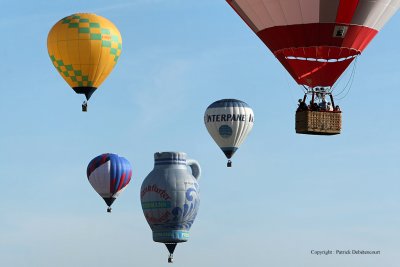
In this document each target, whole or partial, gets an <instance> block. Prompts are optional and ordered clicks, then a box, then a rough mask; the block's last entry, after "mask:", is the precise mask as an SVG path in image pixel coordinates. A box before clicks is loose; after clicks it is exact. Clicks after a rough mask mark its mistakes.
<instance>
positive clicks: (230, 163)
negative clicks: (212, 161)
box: [226, 160, 232, 168]
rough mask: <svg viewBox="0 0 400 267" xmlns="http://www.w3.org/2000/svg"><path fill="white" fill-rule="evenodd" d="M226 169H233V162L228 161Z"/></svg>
mask: <svg viewBox="0 0 400 267" xmlns="http://www.w3.org/2000/svg"><path fill="white" fill-rule="evenodd" d="M226 167H228V168H230V167H232V161H231V160H228V163H226Z"/></svg>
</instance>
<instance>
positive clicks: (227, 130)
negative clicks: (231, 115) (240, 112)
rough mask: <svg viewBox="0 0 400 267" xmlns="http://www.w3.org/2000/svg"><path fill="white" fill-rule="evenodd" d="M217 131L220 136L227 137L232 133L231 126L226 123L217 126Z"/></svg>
mask: <svg viewBox="0 0 400 267" xmlns="http://www.w3.org/2000/svg"><path fill="white" fill-rule="evenodd" d="M218 132H219V135H220V136H221V137H222V138H229V137H231V136H232V133H233V131H232V128H231V127H230V126H228V125H222V126H221V127H219V129H218Z"/></svg>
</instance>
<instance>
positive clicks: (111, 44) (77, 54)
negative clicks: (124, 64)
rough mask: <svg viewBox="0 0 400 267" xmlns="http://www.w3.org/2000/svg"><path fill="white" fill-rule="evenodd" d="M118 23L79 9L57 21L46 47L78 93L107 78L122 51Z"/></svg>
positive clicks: (88, 89) (67, 80) (88, 94)
mask: <svg viewBox="0 0 400 267" xmlns="http://www.w3.org/2000/svg"><path fill="white" fill-rule="evenodd" d="M121 48H122V38H121V34H120V33H119V31H118V29H117V27H115V25H114V24H113V23H112V22H111V21H109V20H107V19H106V18H103V17H101V16H98V15H95V14H88V13H78V14H73V15H71V16H68V17H65V18H63V19H62V20H60V21H59V22H57V23H56V24H55V25H54V26H53V28H52V29H51V30H50V32H49V36H48V38H47V49H48V52H49V56H50V59H51V61H52V62H53V64H54V67H55V68H56V69H57V70H58V72H59V73H60V74H61V76H62V77H63V78H64V80H65V81H66V82H67V83H68V84H69V85H70V86H71V87H72V88H73V89H74V90H75V92H76V93H79V94H85V95H86V98H87V99H89V98H90V96H91V95H92V93H93V92H94V91H95V90H96V89H97V88H98V87H99V86H100V85H101V84H102V82H103V81H104V80H105V79H106V78H107V76H108V75H109V74H110V72H111V71H112V69H113V68H114V66H115V64H116V63H117V61H118V58H119V57H120V55H121Z"/></svg>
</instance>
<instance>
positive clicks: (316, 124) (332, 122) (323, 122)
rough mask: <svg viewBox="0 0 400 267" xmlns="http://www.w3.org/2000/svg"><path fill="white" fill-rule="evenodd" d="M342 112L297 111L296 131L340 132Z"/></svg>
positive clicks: (313, 133)
mask: <svg viewBox="0 0 400 267" xmlns="http://www.w3.org/2000/svg"><path fill="white" fill-rule="evenodd" d="M341 128H342V113H341V112H340V111H311V110H304V111H297V112H296V133H298V134H311V135H335V134H340V131H341Z"/></svg>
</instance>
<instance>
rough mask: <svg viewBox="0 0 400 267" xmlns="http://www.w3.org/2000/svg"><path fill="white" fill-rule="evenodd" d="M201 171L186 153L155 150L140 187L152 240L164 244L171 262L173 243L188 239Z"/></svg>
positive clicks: (197, 205) (198, 201) (193, 218)
mask: <svg viewBox="0 0 400 267" xmlns="http://www.w3.org/2000/svg"><path fill="white" fill-rule="evenodd" d="M188 167H190V169H191V173H190V172H189V171H188ZM200 175H201V169H200V165H199V164H198V162H197V161H195V160H192V159H186V153H183V152H158V153H155V154H154V169H153V170H152V171H151V172H150V173H149V175H147V177H146V178H145V180H144V181H143V184H142V187H141V189H140V201H141V203H142V209H143V213H144V216H145V218H146V220H147V222H148V223H149V225H150V228H151V230H152V232H153V240H154V242H160V243H164V244H165V245H166V247H167V249H168V251H169V253H170V254H169V257H168V262H170V263H172V262H173V253H174V250H175V248H176V245H177V244H178V243H182V242H186V241H188V239H189V230H190V228H191V226H192V224H193V223H194V220H195V218H196V215H197V211H198V209H199V205H200V196H199V185H198V179H199V178H200Z"/></svg>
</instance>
